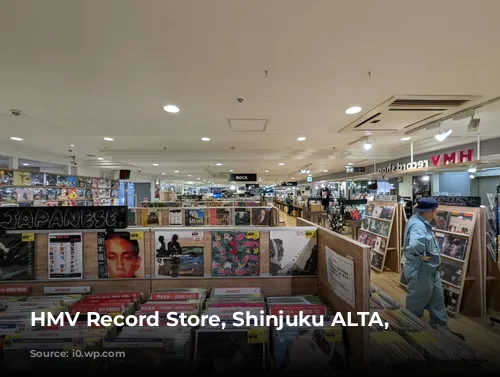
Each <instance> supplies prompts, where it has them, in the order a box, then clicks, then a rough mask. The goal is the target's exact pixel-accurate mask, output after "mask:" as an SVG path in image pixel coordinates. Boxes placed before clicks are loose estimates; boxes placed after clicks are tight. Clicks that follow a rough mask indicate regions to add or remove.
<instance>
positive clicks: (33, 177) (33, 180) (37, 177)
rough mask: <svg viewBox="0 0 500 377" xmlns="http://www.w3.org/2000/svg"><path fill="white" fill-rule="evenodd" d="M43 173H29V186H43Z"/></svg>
mask: <svg viewBox="0 0 500 377" xmlns="http://www.w3.org/2000/svg"><path fill="white" fill-rule="evenodd" d="M43 183H44V175H43V173H30V186H43Z"/></svg>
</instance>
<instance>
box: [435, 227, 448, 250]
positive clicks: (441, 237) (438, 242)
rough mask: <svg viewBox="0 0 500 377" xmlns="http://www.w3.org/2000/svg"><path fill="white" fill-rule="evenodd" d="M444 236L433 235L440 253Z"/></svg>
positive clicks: (442, 234)
mask: <svg viewBox="0 0 500 377" xmlns="http://www.w3.org/2000/svg"><path fill="white" fill-rule="evenodd" d="M445 237H446V236H445V234H444V233H438V232H436V233H434V238H435V239H436V243H437V245H438V248H439V250H440V251H441V253H442V252H443V245H444V239H445Z"/></svg>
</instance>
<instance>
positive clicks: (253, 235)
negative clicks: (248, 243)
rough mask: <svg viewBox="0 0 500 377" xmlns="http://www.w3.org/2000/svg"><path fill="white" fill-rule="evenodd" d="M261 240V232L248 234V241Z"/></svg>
mask: <svg viewBox="0 0 500 377" xmlns="http://www.w3.org/2000/svg"><path fill="white" fill-rule="evenodd" d="M259 238H260V233H259V232H247V239H249V240H258V239H259Z"/></svg>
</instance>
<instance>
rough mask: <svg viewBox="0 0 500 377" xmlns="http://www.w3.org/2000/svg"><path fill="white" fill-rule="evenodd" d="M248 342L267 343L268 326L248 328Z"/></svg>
mask: <svg viewBox="0 0 500 377" xmlns="http://www.w3.org/2000/svg"><path fill="white" fill-rule="evenodd" d="M247 334H248V344H257V343H266V342H267V338H266V328H265V327H255V328H252V329H249V330H248V333H247Z"/></svg>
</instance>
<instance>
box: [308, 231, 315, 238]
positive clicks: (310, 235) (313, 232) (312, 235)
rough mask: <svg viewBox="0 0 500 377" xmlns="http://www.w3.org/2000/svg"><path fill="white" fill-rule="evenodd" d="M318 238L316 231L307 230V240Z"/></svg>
mask: <svg viewBox="0 0 500 377" xmlns="http://www.w3.org/2000/svg"><path fill="white" fill-rule="evenodd" d="M313 237H316V231H315V230H306V238H313Z"/></svg>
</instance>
